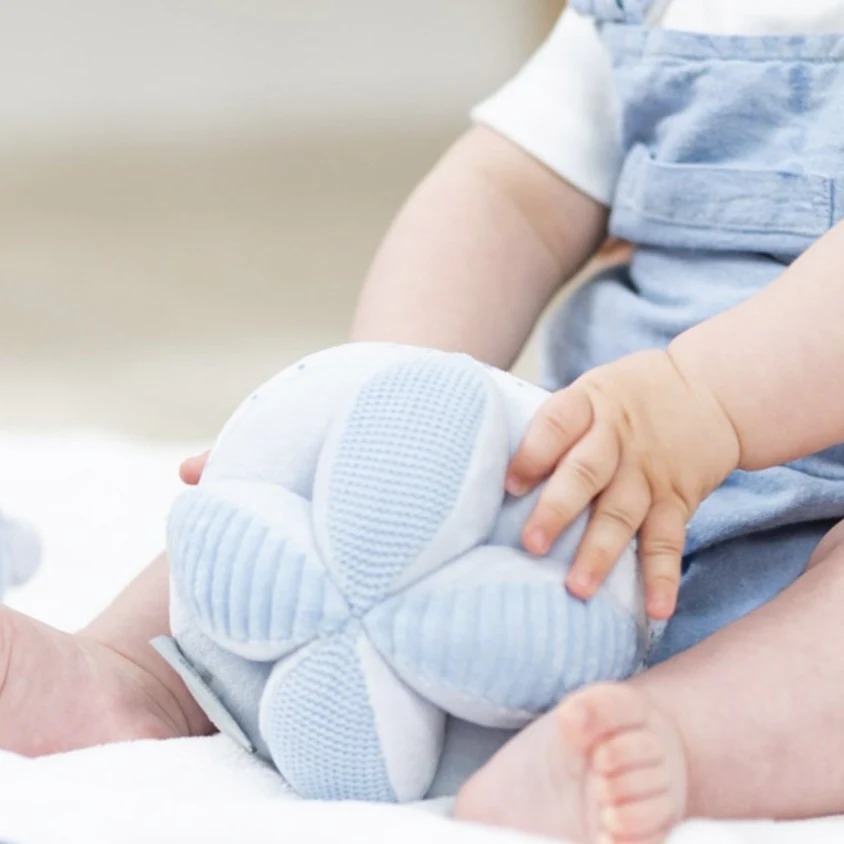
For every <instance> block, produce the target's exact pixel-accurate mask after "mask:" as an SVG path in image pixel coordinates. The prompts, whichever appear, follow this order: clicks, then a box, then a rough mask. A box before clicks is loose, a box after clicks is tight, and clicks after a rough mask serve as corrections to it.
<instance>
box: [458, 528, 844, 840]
mask: <svg viewBox="0 0 844 844" xmlns="http://www.w3.org/2000/svg"><path fill="white" fill-rule="evenodd" d="M843 604H844V523H841V524H839V525H838V526H837V527H836V528H834V529H833V530H832V531H831V532H830V533H829V534H827V536H826V537H825V538H824V540H823V542H822V543H821V544H820V545H819V546H818V548H817V549H816V551H815V553H814V555H813V556H812V560H811V563H810V569H809V570H808V571H807V572H806V574H804V575H803V576H802V577H800V578H799V579H798V580H797V581H796V582H795V583H794V584H793V585H792V586H791V587H790V588H788V589H787V590H786V591H785V592H783V593H782V594H781V595H780V596H779V597H777V598H775V599H774V600H773V601H772V602H771V603H769V604H767V605H766V606H764V607H762V608H760V609H759V610H757V611H755V612H753V613H751V614H750V615H748V616H747V617H745V618H744V619H741V620H740V621H737V622H735V623H734V624H732V625H730V626H728V627H726V628H724V629H723V630H721V631H720V632H718V633H716V634H715V635H713V636H712V637H710V638H709V639H706V640H705V641H703V642H701V643H700V644H699V645H697V646H695V647H693V648H691V649H690V650H688V651H686V652H684V653H682V654H680V655H679V656H676V657H674V658H672V659H670V660H668V661H666V662H664V663H662V664H661V665H659V666H657V667H656V668H653V669H651V670H650V671H647V672H645V673H644V674H641V675H639V676H638V677H635V678H634V679H633V680H631V681H629V682H628V683H623V684H618V685H601V686H594V687H591V688H588V689H585V690H584V691H582V692H580V693H578V694H576V695H572V696H571V697H570V698H568V699H567V700H566V701H564V702H563V703H562V704H561V705H560V706H559V707H558V708H557V709H556V710H555V711H553V712H551V713H549V714H548V715H546V716H545V717H544V718H542V719H540V721H538V722H536V724H534V725H532V726H531V727H530V728H528V729H527V730H525V731H524V732H523V733H521V734H520V735H519V736H518V737H516V739H514V740H513V741H512V742H511V743H510V744H509V745H508V746H506V747H505V748H504V749H503V750H502V751H501V752H500V753H499V754H498V755H497V756H496V757H494V758H493V760H492V761H491V762H490V763H489V764H488V765H487V766H486V767H485V768H484V769H482V770H481V771H480V772H479V773H478V774H476V775H475V777H473V778H472V779H471V780H470V781H469V783H467V785H466V786H465V787H464V789H463V790H462V791H461V793H460V794H459V795H458V801H457V808H456V812H457V814H458V815H459V816H460V817H463V818H466V819H469V820H476V821H482V822H487V823H493V824H502V825H507V826H514V827H518V828H521V829H525V830H529V831H534V832H539V833H545V834H551V835H560V836H562V835H570V836H575V837H578V838H580V839H581V840H594V841H598V842H602V844H603V842H619V844H620V842H624V844H633V842H636V843H637V844H645V842H647V844H650V842H658V841H661V840H662V839H663V837H664V835H665V832H666V831H667V829H668V828H670V826H671V824H673V823H674V822H676V821H678V820H680V819H681V818H683V817H686V816H693V815H695V816H707V817H739V818H764V817H777V818H800V817H807V816H811V815H821V814H829V813H834V812H840V811H842V810H844V657H842V654H841V636H842V632H844V622H842V620H841V606H842V605H843Z"/></svg>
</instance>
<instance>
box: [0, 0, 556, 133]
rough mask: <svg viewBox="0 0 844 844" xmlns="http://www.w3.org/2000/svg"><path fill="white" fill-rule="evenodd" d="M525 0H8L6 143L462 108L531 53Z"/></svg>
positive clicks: (382, 117) (3, 86)
mask: <svg viewBox="0 0 844 844" xmlns="http://www.w3.org/2000/svg"><path fill="white" fill-rule="evenodd" d="M531 5H532V4H531V3H530V2H526V0H497V2H490V0H460V2H454V1H453V0H434V1H433V2H426V3H396V2H395V0H355V2H340V0H276V2H273V0H145V2H143V3H139V2H130V0H122V2H118V0H74V2H72V3H68V2H67V0H7V2H6V3H4V4H2V10H0V32H2V33H3V35H2V40H0V43H2V49H0V79H2V80H4V81H3V82H2V83H0V114H2V115H3V127H2V132H3V136H4V137H3V140H4V141H6V142H8V141H11V140H14V139H16V138H21V137H23V138H27V139H28V140H32V139H33V138H37V139H38V140H39V141H44V140H48V139H53V140H56V139H58V138H60V137H61V136H66V135H80V134H86V133H91V132H95V131H98V130H99V131H103V132H114V131H120V130H131V131H133V132H137V131H143V132H152V133H164V134H172V133H174V132H178V131H180V130H184V129H191V128H196V127H209V126H213V127H221V126H232V125H235V126H243V125H244V124H251V125H255V124H258V125H261V124H264V123H275V124H277V125H278V126H280V127H283V128H284V129H286V130H292V131H307V130H308V129H310V128H312V127H316V126H336V125H337V124H341V125H343V124H347V123H348V122H349V121H366V123H367V124H369V125H370V127H375V126H386V127H389V126H392V125H396V124H400V123H406V122H408V121H409V122H411V123H414V124H417V125H427V124H430V123H431V122H432V121H433V122H437V121H440V122H441V121H442V120H443V119H444V118H445V119H453V118H454V116H455V115H457V114H462V112H463V110H464V109H465V107H466V104H467V103H469V102H471V101H472V100H473V99H475V98H476V97H478V96H480V95H482V94H483V93H485V92H486V91H488V90H489V87H490V85H494V84H496V83H497V82H498V81H500V80H501V79H502V76H503V74H505V73H506V72H507V71H508V70H509V69H510V68H512V67H514V66H515V65H516V64H517V63H518V61H519V60H520V59H521V58H522V57H523V56H524V53H525V50H526V48H527V47H528V46H530V45H531V44H532V43H533V41H534V40H535V38H536V35H537V33H538V31H539V27H540V26H542V24H543V17H544V11H543V7H544V6H545V5H547V4H543V3H534V4H533V5H534V6H535V8H534V9H531V8H530V7H531Z"/></svg>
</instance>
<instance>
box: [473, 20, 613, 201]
mask: <svg viewBox="0 0 844 844" xmlns="http://www.w3.org/2000/svg"><path fill="white" fill-rule="evenodd" d="M472 119H473V121H474V122H476V123H481V124H484V125H485V126H489V127H490V128H492V129H494V130H495V131H496V132H498V133H499V134H501V135H503V136H504V137H506V138H509V139H510V140H511V141H513V142H514V143H516V144H518V145H519V146H521V147H522V148H524V149H525V150H526V151H527V152H529V153H530V154H531V155H533V156H534V157H535V158H537V159H539V160H540V161H541V162H542V163H543V164H545V165H546V166H547V167H550V168H551V169H552V170H553V171H554V172H556V173H558V174H559V175H560V176H562V177H563V178H564V179H566V180H568V181H569V182H571V183H572V184H573V185H574V186H575V187H577V188H579V189H580V190H582V191H583V192H584V193H586V194H588V195H589V196H592V197H593V198H594V199H596V200H598V201H599V202H602V203H604V204H605V205H610V204H611V202H612V197H613V192H614V190H615V183H616V180H617V179H618V171H619V169H620V166H621V160H622V153H621V143H620V139H619V120H618V102H617V98H616V93H615V88H614V85H613V80H612V65H611V60H610V56H609V53H608V52H607V50H606V48H605V47H604V45H603V44H602V42H601V39H600V36H599V35H598V32H597V29H596V28H595V24H594V22H593V21H592V19H591V18H587V17H584V16H583V15H579V14H578V13H577V12H575V11H574V10H572V9H567V10H566V11H565V12H563V14H562V16H561V17H560V20H559V22H558V23H557V25H556V27H555V28H554V30H553V32H552V33H551V35H549V37H548V39H547V40H546V41H545V43H544V44H542V46H541V47H540V48H539V49H538V50H537V51H536V53H534V55H533V57H532V58H531V59H530V60H529V61H528V62H527V64H526V65H525V66H524V67H523V68H522V69H521V70H520V71H519V73H518V74H517V75H516V76H515V77H514V78H513V79H511V80H510V81H509V82H508V83H506V84H505V85H504V87H503V88H501V89H500V90H499V91H498V92H497V93H495V94H493V96H491V97H490V98H489V99H487V100H484V101H483V102H481V103H479V104H478V105H477V106H475V108H474V109H473V110H472Z"/></svg>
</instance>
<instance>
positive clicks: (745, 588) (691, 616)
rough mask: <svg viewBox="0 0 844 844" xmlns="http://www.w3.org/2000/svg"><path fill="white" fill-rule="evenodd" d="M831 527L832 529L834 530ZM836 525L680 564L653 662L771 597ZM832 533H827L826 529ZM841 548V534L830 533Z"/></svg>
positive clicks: (785, 530) (760, 537)
mask: <svg viewBox="0 0 844 844" xmlns="http://www.w3.org/2000/svg"><path fill="white" fill-rule="evenodd" d="M833 526H835V527H833ZM838 527H840V525H836V523H835V522H834V521H829V520H824V521H818V522H807V523H804V524H798V525H790V526H788V527H782V528H776V529H773V530H768V531H760V532H758V533H754V534H749V535H747V536H742V537H738V538H736V539H732V540H729V541H727V542H721V543H718V544H717V545H713V546H711V547H709V548H704V549H702V550H700V551H698V552H696V553H695V554H692V555H690V556H689V557H687V558H686V560H685V561H684V563H685V571H684V574H683V579H682V582H681V584H680V597H679V600H678V603H677V611H676V613H675V614H674V616H673V617H672V618H671V620H670V621H669V623H668V626H667V627H666V630H665V634H664V636H663V638H662V640H661V641H660V643H659V645H658V646H657V648H656V650H655V652H654V654H653V657H652V659H651V662H652V663H657V662H662V661H663V660H664V659H668V658H669V657H671V656H674V655H675V654H677V653H680V652H681V651H684V650H686V649H687V648H690V647H692V646H693V645H695V644H697V643H698V642H699V641H701V640H702V639H705V638H706V637H707V636H711V635H712V634H713V633H715V632H716V631H718V630H720V629H721V628H722V627H725V626H726V625H727V624H730V623H731V622H733V621H736V620H738V619H739V618H741V617H742V616H745V615H747V614H748V613H749V612H752V611H753V610H755V609H757V608H758V607H760V606H762V605H763V604H766V603H768V601H770V600H772V599H773V598H775V597H776V596H777V595H778V594H779V593H780V592H782V591H783V589H785V588H787V587H788V586H790V585H791V584H792V583H793V582H794V581H795V580H796V579H797V578H798V577H800V575H801V574H803V573H804V572H805V571H806V568H807V566H808V565H809V563H810V560H811V562H812V564H814V563H815V562H816V559H815V557H816V556H817V554H818V553H819V552H820V551H821V550H822V546H823V544H824V543H827V544H828V548H829V547H830V546H831V543H832V542H833V533H834V532H835V531H836V530H837V528H838ZM831 529H832V530H831ZM835 536H837V542H838V543H840V544H844V529H842V530H840V531H838V532H837V534H835Z"/></svg>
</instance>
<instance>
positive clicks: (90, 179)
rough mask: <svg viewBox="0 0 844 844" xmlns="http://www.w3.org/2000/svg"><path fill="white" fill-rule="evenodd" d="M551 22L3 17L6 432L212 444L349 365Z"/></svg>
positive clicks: (192, 13)
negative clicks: (284, 392) (436, 177)
mask: <svg viewBox="0 0 844 844" xmlns="http://www.w3.org/2000/svg"><path fill="white" fill-rule="evenodd" d="M560 6H561V4H560V3H558V2H551V0H498V2H490V0H460V2H456V3H455V2H453V0H437V2H428V3H395V2H393V0H389V1H388V0H358V2H354V3H348V2H346V3H341V2H339V0H336V1H335V2H328V0H166V2H165V0H148V2H145V3H143V4H140V3H135V2H130V0H120V1H119V2H118V0H75V2H74V3H72V4H67V3H65V2H64V0H11V2H10V3H6V4H3V7H2V9H0V114H2V115H3V119H2V123H0V184H2V186H3V189H2V191H0V379H2V384H3V401H2V403H0V427H3V428H13V429H24V430H45V429H46V430H49V429H57V428H67V427H74V428H78V427H96V428H103V427H107V428H111V429H115V430H118V431H121V432H125V433H129V434H132V435H139V436H146V437H154V438H162V439H177V438H178V439H182V438H189V439H194V438H206V437H211V436H213V434H214V433H215V431H216V430H217V428H218V427H219V425H220V424H221V423H222V421H224V419H225V418H226V416H227V415H228V413H229V412H230V411H231V409H232V408H233V406H234V405H235V404H236V403H237V402H238V401H239V400H240V399H241V398H242V397H243V395H245V394H246V393H247V392H248V391H249V390H251V389H252V388H253V387H254V386H255V385H256V384H257V383H258V382H260V381H261V380H263V379H264V378H266V377H268V376H269V375H271V374H272V373H273V372H275V371H276V370H278V369H279V368H281V367H282V366H283V365H285V364H286V363H289V362H291V361H292V360H294V359H295V358H296V357H298V356H300V355H302V354H304V353H306V352H309V351H313V350H316V349H318V348H320V347H322V346H326V345H329V344H332V343H337V342H341V341H342V340H343V339H344V337H345V333H346V330H347V326H348V322H349V318H350V314H351V309H352V306H353V303H354V300H355V296H356V293H357V290H358V287H359V285H360V283H361V280H362V277H363V274H364V272H365V270H366V266H367V263H368V261H369V259H370V257H371V255H372V252H373V250H374V249H375V247H376V245H377V242H378V239H379V237H380V236H381V234H382V233H383V231H384V228H385V227H386V225H387V224H388V222H389V219H390V217H391V216H392V214H393V213H394V211H395V210H396V208H397V207H398V204H399V203H400V202H401V200H402V199H403V197H404V196H405V195H406V193H407V192H408V190H409V189H410V188H411V187H412V185H413V184H414V182H415V181H416V180H417V179H418V178H419V177H420V176H421V175H422V174H423V173H424V172H425V170H426V169H427V168H428V167H429V166H430V165H431V164H432V163H433V161H434V160H435V159H436V157H437V156H438V155H439V154H440V152H441V151H442V150H443V149H444V148H445V146H446V145H447V144H448V143H449V141H450V140H451V139H452V138H453V137H454V136H455V135H456V134H457V133H458V132H459V131H460V130H461V129H462V128H463V127H464V126H465V125H466V124H467V111H468V109H469V107H470V106H471V104H472V103H474V102H475V101H477V100H478V99H479V98H481V97H483V96H484V95H486V94H488V93H490V92H491V91H493V90H494V89H495V88H496V87H497V86H498V85H499V84H500V83H502V82H503V81H504V80H505V79H506V78H507V77H508V75H509V74H511V73H512V72H513V71H514V70H515V69H516V68H517V67H518V65H519V64H520V63H521V62H522V61H523V60H524V58H525V57H526V56H527V55H528V54H529V53H530V51H531V50H532V49H533V48H534V47H535V46H536V44H537V43H538V42H539V41H540V40H541V38H542V36H543V35H544V33H545V32H546V31H547V28H548V27H549V26H550V24H551V22H552V20H553V18H554V17H555V16H556V14H557V13H558V11H559V7H560ZM526 366H527V368H528V369H529V364H526Z"/></svg>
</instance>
